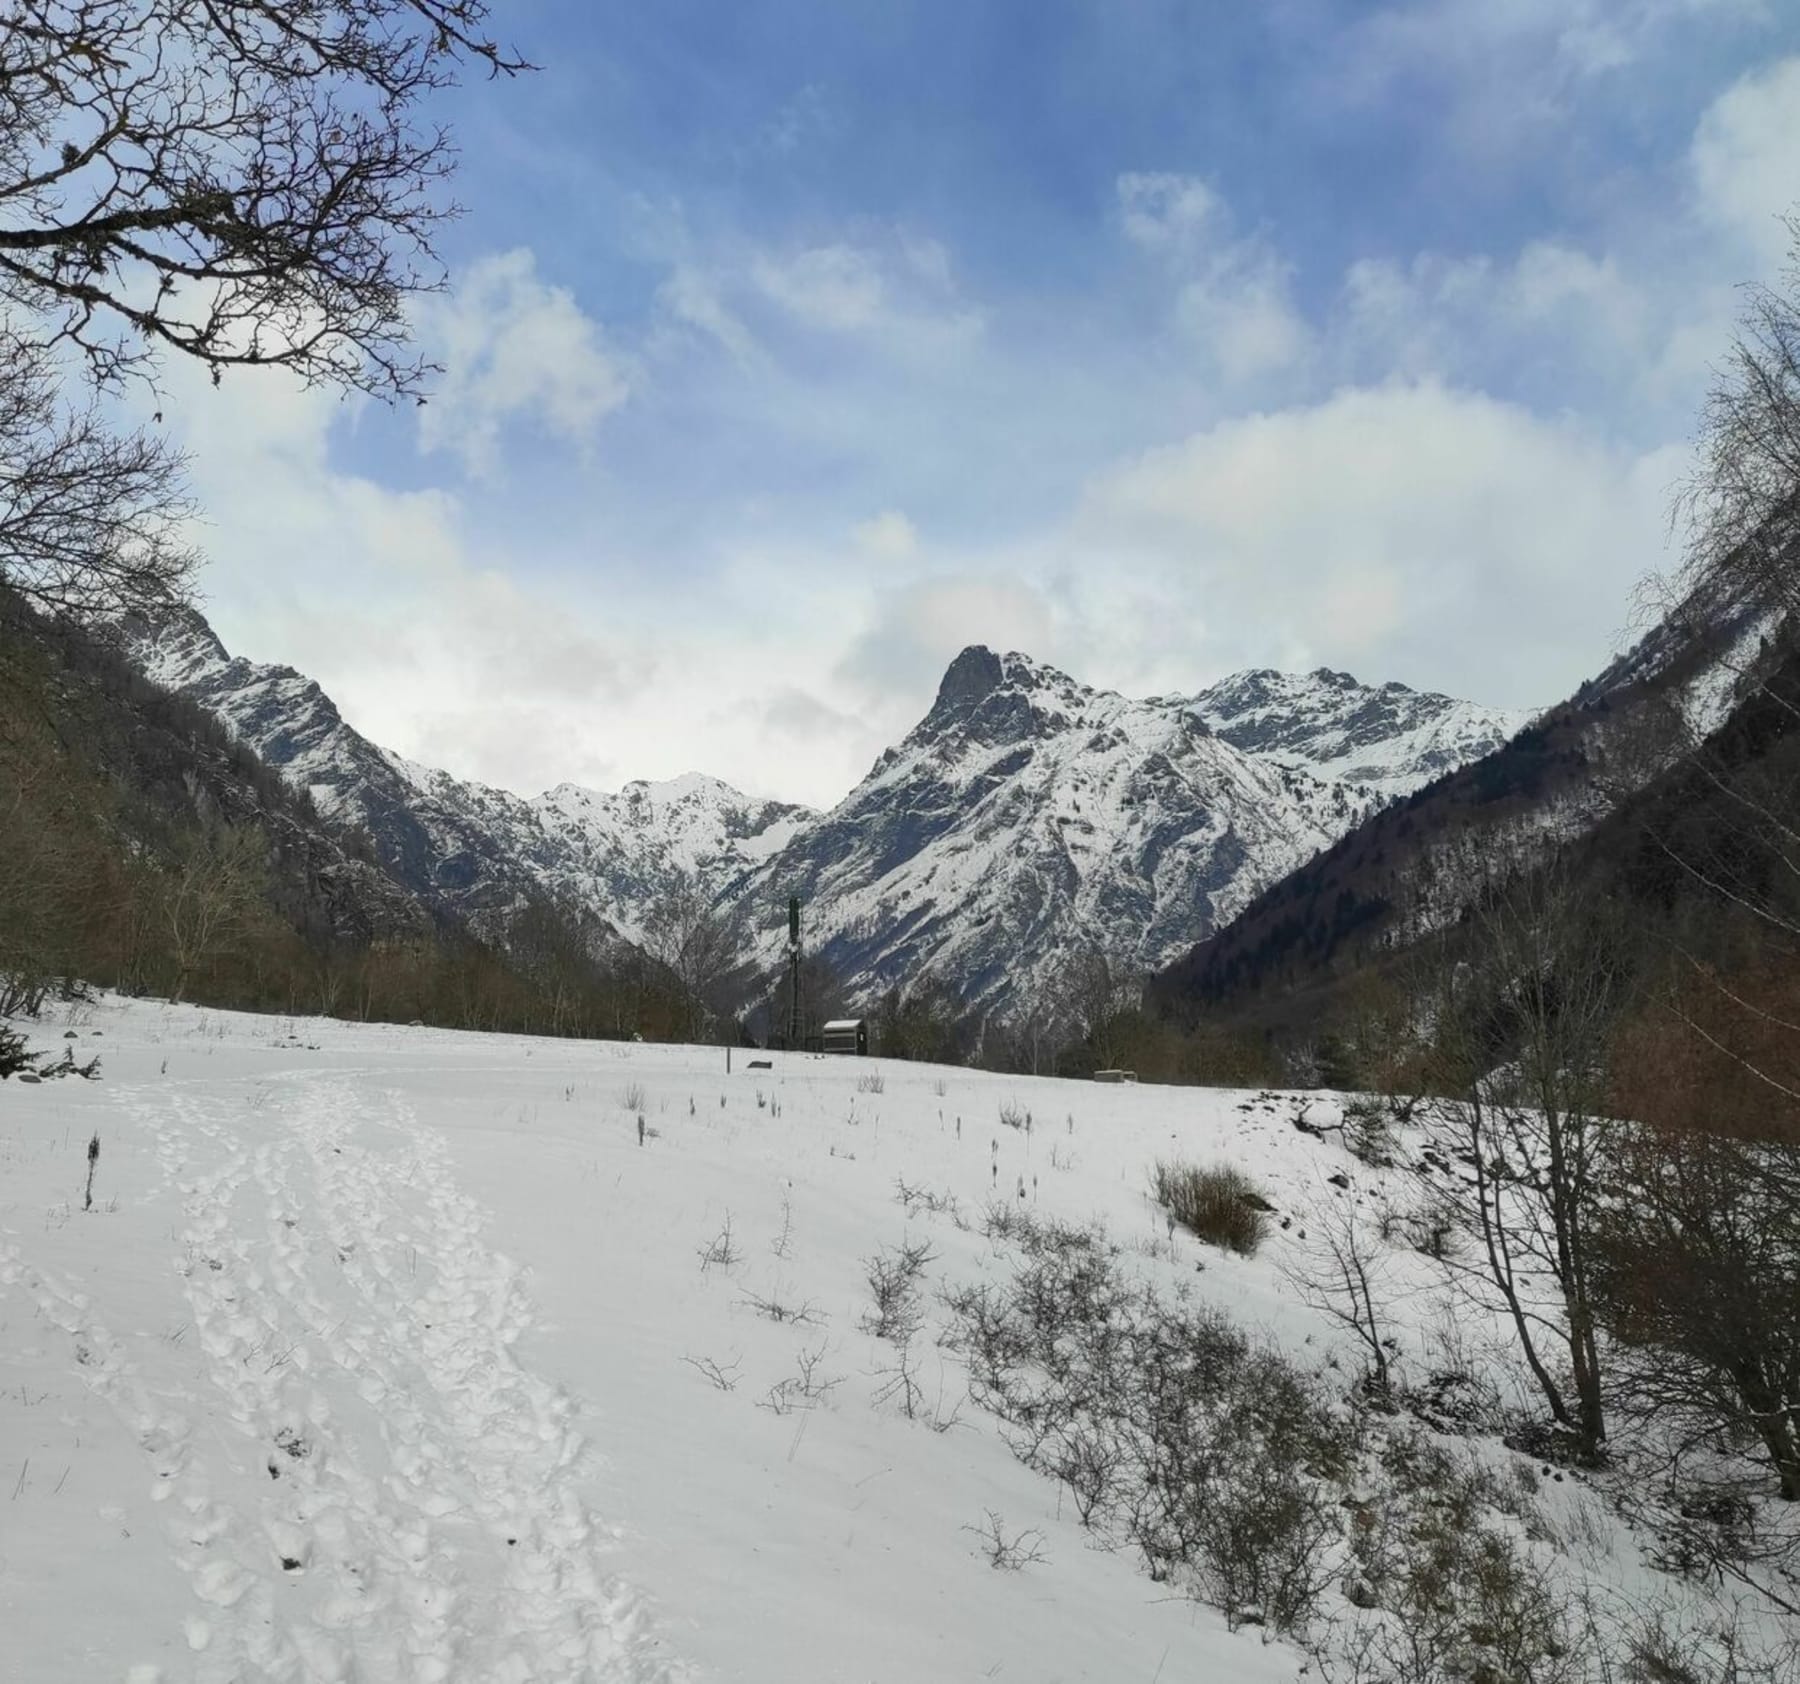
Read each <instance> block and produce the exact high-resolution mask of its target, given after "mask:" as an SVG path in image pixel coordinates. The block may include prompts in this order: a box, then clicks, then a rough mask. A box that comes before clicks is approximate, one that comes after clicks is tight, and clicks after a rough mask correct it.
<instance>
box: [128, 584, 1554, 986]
mask: <svg viewBox="0 0 1800 1684" xmlns="http://www.w3.org/2000/svg"><path fill="white" fill-rule="evenodd" d="M125 635H126V640H127V644H128V647H129V649H130V652H131V653H132V655H133V658H134V659H135V660H136V661H137V663H138V664H139V666H140V667H141V668H142V670H143V671H144V672H145V673H146V674H147V675H148V676H149V677H151V678H152V679H154V680H155V681H157V682H158V683H161V684H163V685H165V686H167V687H169V688H171V689H174V690H177V691H179V692H181V693H182V694H184V695H187V696H189V697H191V698H193V699H194V700H196V701H198V702H200V703H202V704H203V705H204V706H206V707H207V708H209V709H210V710H212V712H214V713H215V714H216V715H217V716H218V717H219V718H220V719H221V720H223V721H224V722H225V723H226V724H227V725H228V726H229V727H230V728H231V729H232V730H233V731H234V732H235V733H236V734H237V735H239V736H240V737H242V738H243V739H244V740H245V741H247V742H248V743H249V744H250V745H251V746H252V747H254V748H255V749H256V750H257V752H258V753H259V754H261V755H262V757H263V758H264V759H265V760H266V761H268V762H269V764H271V765H273V766H275V767H277V768H278V769H280V770H281V771H282V772H283V773H284V774H285V776H286V777H288V778H289V779H290V780H291V781H292V782H293V783H295V784H298V785H300V786H301V787H303V788H305V789H307V790H308V791H310V792H311V794H312V796H313V799H314V800H315V802H316V803H317V804H318V806H319V807H320V809H321V810H322V811H323V812H324V813H326V815H327V816H329V817H332V818H335V819H338V820H340V821H342V822H345V823H349V824H353V825H355V826H357V827H359V828H361V829H363V830H365V831H366V832H367V833H368V834H369V836H370V838H371V839H372V840H373V842H374V845H375V848H376V851H377V853H378V855H379V857H380V859H381V860H382V862H383V864H384V865H386V866H387V868H388V869H389V871H390V872H391V873H392V874H393V875H394V876H395V877H396V878H398V879H399V880H400V881H401V882H402V883H403V884H404V885H405V886H406V887H408V888H409V889H411V890H413V892H415V893H417V894H419V895H420V896H421V897H422V898H424V899H425V900H427V901H428V902H431V903H433V904H435V905H438V906H440V907H442V908H444V909H445V910H447V911H450V912H452V913H454V914H456V915H458V916H462V917H471V918H473V919H475V921H476V922H477V924H480V923H481V921H482V920H483V919H484V918H486V917H489V916H491V915H493V914H494V913H497V912H502V911H505V910H506V909H508V908H511V907H513V906H516V905H517V904H518V903H519V902H520V901H521V900H522V898H523V897H525V896H526V895H528V894H534V893H536V894H542V893H548V894H550V895H552V896H554V897H556V898H557V899H558V900H559V901H561V902H563V903H564V904H565V905H568V906H572V907H575V908H578V909H581V910H582V911H584V912H587V913H591V914H592V915H594V916H596V917H598V918H599V919H600V920H602V921H603V923H604V925H605V926H606V927H607V928H609V929H611V930H614V931H617V932H618V933H619V934H621V935H623V936H625V937H627V938H630V939H638V938H640V937H641V935H642V932H643V929H644V923H645V918H646V915H647V913H648V912H649V910H650V907H651V906H652V904H653V903H654V902H655V901H656V899H657V898H658V896H659V895H660V894H662V893H663V892H664V891H665V890H666V889H667V888H668V887H669V885H670V884H671V883H672V882H673V881H674V880H675V879H676V878H677V876H678V875H679V874H687V875H691V876H692V877H693V878H695V879H696V880H697V881H698V882H699V884H700V885H701V886H702V887H703V888H704V889H705V890H706V891H707V892H708V893H710V894H712V895H713V896H715V897H716V898H717V899H718V901H719V902H720V904H721V905H722V906H723V907H724V908H725V909H727V910H728V911H730V912H731V913H733V914H734V915H737V916H741V917H742V919H743V920H744V923H745V925H746V927H747V929H748V930H749V931H750V932H751V936H752V939H753V942H754V945H755V948H756V951H757V954H758V956H759V958H760V959H762V960H763V961H765V962H768V963H773V962H774V960H775V959H776V957H777V954H778V951H779V947H780V942H781V935H780V930H781V925H782V921H783V918H784V916H785V913H784V909H785V907H786V903H787V897H788V896H789V895H790V894H798V895H800V896H801V897H802V899H803V900H804V901H805V902H806V903H807V906H808V929H809V936H810V945H811V947H812V948H813V950H814V951H821V950H822V951H823V952H824V953H825V956H826V957H827V958H828V959H830V960H831V961H832V962H833V963H834V964H835V965H836V966H837V967H838V968H839V969H840V971H841V972H842V973H843V975H844V977H845V980H846V982H847V983H848V985H849V987H850V989H851V991H852V993H853V994H854V995H855V996H857V997H860V998H863V999H865V1000H866V999H869V998H871V997H873V996H874V995H875V994H877V993H879V992H881V991H882V990H884V989H886V988H888V987H890V986H893V985H895V984H905V983H908V982H910V981H912V980H913V979H915V978H916V977H918V976H919V975H921V974H923V973H924V972H926V971H929V972H930V973H931V974H933V975H935V976H936V977H938V978H940V979H941V980H942V981H944V982H946V983H948V984H949V985H950V986H951V987H952V988H954V989H955V990H957V991H958V992H959V993H962V994H964V995H965V996H967V997H968V998H969V999H970V1000H971V1001H973V1002H976V1003H979V1004H981V1005H984V1006H988V1007H992V1008H1004V1007H1006V1006H1008V1005H1010V1004H1011V1003H1013V1002H1015V1001H1017V1000H1018V999H1020V998H1022V997H1023V995H1024V994H1025V993H1026V992H1027V991H1029V990H1037V989H1041V988H1042V987H1043V986H1044V985H1045V984H1047V983H1049V982H1050V981H1051V980H1052V979H1053V978H1054V977H1055V976H1056V974H1057V973H1058V971H1059V969H1060V967H1061V964H1062V961H1063V960H1064V959H1066V957H1067V956H1068V955H1069V954H1070V953H1072V952H1076V951H1085V950H1094V949H1097V950H1099V951H1101V952H1103V953H1105V954H1106V955H1107V957H1108V958H1109V959H1110V960H1112V961H1113V962H1114V963H1115V964H1118V965H1121V966H1124V967H1126V968H1128V969H1147V968H1151V967H1154V966H1157V965H1160V964H1163V963H1166V962H1167V961H1168V960H1169V959H1171V958H1172V957H1174V956H1175V955H1176V954H1178V953H1181V952H1184V951H1186V950H1187V949H1188V948H1189V947H1191V946H1192V945H1193V944H1194V943H1195V942H1196V941H1198V940H1200V939H1201V938H1203V937H1204V936H1206V935H1207V934H1208V933H1210V932H1211V931H1212V930H1213V929H1215V928H1216V927H1218V926H1219V925H1220V924H1221V923H1222V922H1224V921H1226V920H1227V919H1229V918H1231V917H1232V916H1233V915H1234V914H1235V913H1236V912H1237V911H1238V910H1239V909H1240V908H1241V907H1243V906H1244V905H1245V904H1246V903H1247V902H1248V901H1249V900H1250V899H1251V898H1252V897H1253V896H1254V895H1255V894H1257V893H1258V892H1259V891H1260V890H1261V889H1263V888H1264V887H1265V886H1267V885H1268V884H1269V883H1271V882H1273V881H1274V880H1275V879H1277V878H1279V877H1280V876H1282V875H1283V874H1284V873H1286V872H1288V871H1290V870H1292V869H1293V868H1294V867H1295V866H1296V865H1298V864H1300V863H1301V862H1302V861H1303V860H1305V859H1307V858H1309V857H1310V856H1311V855H1313V854H1314V853H1316V852H1317V851H1318V850H1319V849H1321V848H1324V847H1327V846H1329V845H1330V844H1331V843H1332V842H1333V841H1335V840H1336V839H1337V838H1338V837H1339V836H1341V835H1343V834H1344V833H1345V832H1346V831H1347V830H1349V829H1351V828H1352V827H1353V826H1354V825H1355V824H1357V823H1358V822H1359V821H1361V820H1362V819H1363V818H1364V817H1366V816H1367V815H1368V814H1369V813H1370V812H1371V811H1373V810H1374V809H1376V808H1377V807H1379V806H1380V805H1381V804H1382V803H1384V802H1385V801H1387V800H1389V799H1392V798H1393V797H1394V796H1396V795H1400V794H1404V793H1406V792H1407V791H1409V790H1411V789H1413V788H1416V787H1417V786H1418V785H1420V784H1422V783H1425V782H1428V781H1429V780H1430V779H1431V778H1433V777H1435V776H1437V775H1438V774H1439V773H1440V772H1442V771H1444V770H1447V769H1449V768H1450V767H1452V766H1454V765H1457V764H1460V763H1461V762H1462V761H1464V760H1466V759H1468V758H1471V757H1473V756H1476V755H1479V754H1480V753H1482V752H1484V751H1485V750H1487V749H1489V748H1491V747H1492V746H1494V745H1495V744H1496V743H1498V742H1500V741H1503V740H1504V739H1505V738H1506V737H1508V736H1509V735H1511V733H1512V731H1513V730H1514V729H1515V728H1516V727H1517V725H1518V724H1519V723H1520V718H1519V716H1517V715H1514V714H1508V713H1504V712H1501V711H1498V710H1493V709H1482V708H1478V707H1475V706H1473V705H1472V704H1469V703H1465V702H1457V701H1453V700H1451V699H1450V698H1448V697H1444V696H1434V695H1421V694H1418V693H1416V692H1414V691H1411V690H1408V689H1406V688H1405V687H1404V686H1402V685H1392V684H1390V685H1386V686H1383V687H1381V688H1379V689H1376V688H1370V687H1368V686H1365V685H1362V684H1359V683H1357V681H1356V680H1354V679H1352V678H1350V677H1348V675H1346V674H1342V673H1333V672H1328V671H1323V670H1321V671H1320V672H1316V673H1312V674H1307V675H1291V674H1282V673H1273V672H1249V673H1241V674H1238V675H1237V676H1235V677H1233V678H1228V679H1226V680H1224V681H1223V682H1221V683H1220V684H1217V685H1215V686H1213V687H1212V688H1211V689H1210V690H1206V691H1203V692H1201V693H1200V694H1199V695H1197V696H1186V697H1182V696H1177V697H1158V698H1152V699H1150V700H1133V699H1130V698H1127V697H1125V696H1120V695H1116V694H1113V693H1112V692H1110V691H1103V690H1094V689H1090V688H1089V687H1087V686H1085V685H1083V684H1080V683H1078V682H1077V681H1076V680H1074V679H1072V678H1070V677H1068V676H1067V675H1066V674H1064V673H1061V672H1058V671H1056V670H1055V669H1054V668H1052V667H1048V666H1044V665H1042V664H1040V663H1038V662H1035V661H1033V660H1031V659H1030V658H1029V657H1027V656H1025V655H1020V654H1008V655H997V654H995V653H994V652H993V651H991V650H989V649H986V648H982V647H972V648H969V649H966V650H964V651H963V652H962V654H961V655H959V656H958V657H957V658H956V660H955V661H954V662H953V663H952V664H951V666H950V668H949V670H948V672H946V674H945V675H944V680H943V683H942V685H941V687H940V688H939V691H938V695H937V699H936V701H935V702H934V703H933V705H932V707H931V710H930V712H929V713H927V715H926V716H925V718H924V719H923V720H922V721H921V722H920V723H919V725H918V726H917V727H916V728H915V729H914V730H913V731H912V732H911V733H910V734H909V735H908V736H907V737H906V739H905V740H904V741H903V742H901V743H899V744H897V745H896V746H895V747H893V748H891V749H889V750H887V751H886V753H884V754H883V755H882V757H881V759H880V760H879V761H878V762H877V763H876V765H875V767H874V768H873V769H872V770H871V772H870V773H869V775H868V776H867V777H866V778H865V779H864V780H863V781H862V783H860V784H859V785H858V786H857V787H856V788H855V789H854V790H852V791H851V792H850V794H849V795H847V796H846V797H845V798H844V800H843V801H841V802H839V803H838V805H837V806H836V807H834V808H833V809H832V810H831V811H830V812H828V813H824V814H819V813H816V812H814V811H812V810H811V809H808V808H805V807H800V806H794V805H790V804H788V803H785V802H779V801H769V800H762V799H758V798H756V797H752V796H747V795H745V794H743V793H742V792H740V791H738V790H736V789H733V788H732V787H731V786H730V785H729V784H726V783H724V782H722V781H720V780H719V779H717V778H712V777H708V776H705V775H704V774H701V773H689V774H687V775H685V776H683V777H680V778H675V779H671V780H668V781H666V782H662V783H631V784H627V785H626V786H625V787H624V788H623V789H621V790H619V791H617V792H611V793H609V792H604V791H600V790H591V789H584V788H582V787H580V786H578V785H575V784H559V785H558V786H556V787H555V788H554V789H551V790H549V791H547V792H545V793H544V794H542V795H539V796H536V797H534V798H530V799H528V798H526V797H523V796H520V795H515V794H513V793H511V792H509V791H507V790H503V789H495V788H492V787H490V786H488V785H485V784H480V783H476V782H473V781H470V780H466V779H461V778H456V777H452V776H451V775H450V774H449V773H447V772H441V771H435V770H433V769H431V768H429V767H425V766H419V765H416V764H415V763H413V762H412V761H410V760H407V759H405V758H403V757H402V756H400V755H397V754H394V753H391V752H390V751H388V750H386V749H383V748H380V747H379V746H377V745H376V744H374V743H372V742H370V741H369V740H368V738H366V737H364V736H363V735H362V734H361V733H360V732H358V731H357V730H356V729H355V727H354V726H352V725H350V724H349V723H347V722H346V721H345V719H344V718H343V716H342V715H341V714H340V713H339V711H338V709H337V707H336V705H335V704H334V703H333V701H332V700H331V698H330V697H329V696H327V695H326V694H325V693H324V692H323V691H322V690H321V689H320V688H319V686H318V684H317V683H315V682H314V681H313V680H312V679H310V678H307V677H306V676H305V675H304V674H302V673H298V672H296V671H294V670H293V669H292V668H291V667H283V666H265V665H259V664H258V663H256V662H253V661H248V660H245V659H243V658H242V657H236V658H234V657H233V656H231V655H230V654H229V653H228V652H227V650H226V649H225V647H224V646H223V644H221V643H220V641H219V639H218V637H217V636H216V635H215V634H214V632H213V630H212V628H211V627H210V626H209V625H208V624H207V623H206V621H205V620H204V619H203V618H202V617H201V616H200V615H198V614H195V613H187V614H183V615H179V616H176V617H174V618H171V619H168V620H165V621H162V622H160V623H158V624H156V625H149V624H145V623H143V622H133V623H130V624H128V625H127V627H126V628H125Z"/></svg>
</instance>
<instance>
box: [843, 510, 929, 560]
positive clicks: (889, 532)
mask: <svg viewBox="0 0 1800 1684" xmlns="http://www.w3.org/2000/svg"><path fill="white" fill-rule="evenodd" d="M850 536H851V538H852V539H853V540H855V543H856V547H857V549H859V550H860V551H861V552H862V553H863V554H864V555H866V556H868V557H869V559H870V560H871V561H878V562H895V561H906V560H908V559H909V558H910V557H912V556H914V555H916V554H917V553H918V549H919V534H918V531H917V529H916V528H915V527H914V526H913V523H912V522H911V521H910V520H908V519H907V518H906V516H905V515H903V514H902V513H901V512H900V511H899V510H898V509H883V510H882V512H881V513H880V514H878V515H874V516H871V517H870V518H869V519H868V520H865V521H861V522H859V523H858V524H857V525H856V526H855V527H854V528H853V529H852V531H851V533H850Z"/></svg>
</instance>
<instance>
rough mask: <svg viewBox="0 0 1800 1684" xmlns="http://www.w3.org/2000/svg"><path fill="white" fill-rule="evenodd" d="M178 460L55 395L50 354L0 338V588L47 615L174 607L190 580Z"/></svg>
mask: <svg viewBox="0 0 1800 1684" xmlns="http://www.w3.org/2000/svg"><path fill="white" fill-rule="evenodd" d="M188 513H189V507H188V503H187V500H186V498H185V496H184V495H183V494H182V490H181V459H180V457H179V456H178V455H177V454H176V453H175V452H174V451H172V450H171V449H170V448H169V447H168V445H167V444H165V443H164V442H163V441H162V440H160V439H157V438H155V437H153V436H151V435H149V434H147V433H143V432H129V433H120V432H115V431H113V430H112V429H110V428H108V427H107V425H106V424H105V422H104V421H103V419H102V418H101V417H100V415H99V414H98V413H97V412H96V410H95V409H94V408H93V406H92V405H91V404H90V405H87V406H84V407H82V408H80V409H71V408H70V407H69V406H68V405H66V404H65V403H64V402H63V401H62V400H61V399H60V398H59V396H58V395H57V383H56V379H55V371H54V369H53V368H52V366H51V358H50V355H49V353H48V352H47V351H46V350H45V349H44V347H42V346H40V345H35V344H32V343H30V342H29V341H23V340H20V339H19V338H18V337H17V336H16V335H14V334H10V333H7V332H5V331H4V330H0V581H4V582H5V583H6V584H7V585H9V586H10V587H11V588H12V589H13V590H15V591H17V592H18V593H19V594H20V595H21V596H23V597H24V598H26V600H28V601H29V602H31V603H32V604H33V605H34V606H35V607H37V608H39V609H41V610H44V611H46V612H50V613H65V614H66V613H94V612H100V613H107V612H112V611H115V610H118V609H123V608H143V607H150V606H153V605H155V604H157V603H159V602H164V601H168V600H170V599H171V598H173V597H176V596H178V595H179V594H180V593H181V591H182V588H183V587H184V586H185V584H186V582H187V579H188V576H189V575H190V573H191V572H192V570H193V566H194V554H193V551H192V550H191V549H190V548H189V547H188V546H187V544H186V543H185V542H183V539H182V535H181V529H182V523H183V521H184V520H185V519H186V517H187V515H188Z"/></svg>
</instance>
